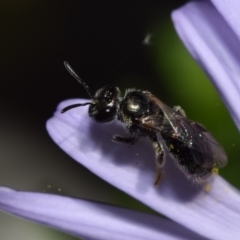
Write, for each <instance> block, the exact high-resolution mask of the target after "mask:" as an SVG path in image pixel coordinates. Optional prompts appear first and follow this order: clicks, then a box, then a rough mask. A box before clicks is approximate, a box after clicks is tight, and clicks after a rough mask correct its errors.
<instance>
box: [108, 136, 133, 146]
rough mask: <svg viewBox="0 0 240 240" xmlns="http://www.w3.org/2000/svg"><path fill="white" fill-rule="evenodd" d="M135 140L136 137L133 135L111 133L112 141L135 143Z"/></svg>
mask: <svg viewBox="0 0 240 240" xmlns="http://www.w3.org/2000/svg"><path fill="white" fill-rule="evenodd" d="M137 140H138V138H135V137H121V136H118V135H113V137H112V141H114V142H118V143H127V144H135V143H136V142H137Z"/></svg>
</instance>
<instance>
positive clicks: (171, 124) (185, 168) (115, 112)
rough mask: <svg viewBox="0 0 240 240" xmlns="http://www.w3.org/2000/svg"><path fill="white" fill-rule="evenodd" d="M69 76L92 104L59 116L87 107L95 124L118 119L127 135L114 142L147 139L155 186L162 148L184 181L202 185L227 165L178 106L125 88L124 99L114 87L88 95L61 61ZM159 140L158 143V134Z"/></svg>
mask: <svg viewBox="0 0 240 240" xmlns="http://www.w3.org/2000/svg"><path fill="white" fill-rule="evenodd" d="M64 65H65V67H66V69H67V70H68V71H69V73H70V74H71V75H72V76H73V77H74V78H75V79H77V80H78V81H79V82H80V83H81V84H82V85H83V86H84V88H85V89H86V91H87V92H88V94H89V96H90V97H91V99H92V102H86V103H84V104H74V105H70V106H67V107H65V108H64V109H62V113H64V112H66V111H68V110H70V109H72V108H75V107H80V106H85V105H90V106H89V110H88V113H89V116H90V117H91V118H93V119H94V120H95V121H96V122H99V123H105V122H109V121H112V120H114V119H118V120H119V121H121V122H122V124H123V126H124V127H125V128H126V129H127V130H128V132H129V136H128V137H122V136H118V135H114V136H113V138H112V140H113V141H115V142H121V143H128V144H134V143H136V142H137V141H138V140H139V139H140V138H142V137H149V138H150V140H151V141H152V145H153V148H154V150H155V154H156V159H155V162H156V167H157V174H156V179H155V185H158V184H159V182H160V180H161V178H162V176H163V167H164V164H165V161H166V157H165V153H164V145H165V146H166V148H167V149H168V151H169V153H170V155H171V156H172V157H173V158H174V159H175V161H176V163H177V166H178V167H179V168H180V170H182V172H183V173H184V174H185V175H186V177H187V178H190V179H192V180H193V181H194V182H198V183H201V182H204V181H205V180H206V179H207V178H208V177H209V176H210V175H211V174H212V172H213V171H214V170H215V169H217V168H218V167H223V166H225V165H226V163H227V156H226V153H225V151H224V149H223V148H222V146H221V145H220V144H219V143H218V142H217V141H216V140H215V139H214V137H213V136H212V135H211V134H210V133H209V132H208V131H207V130H206V129H205V127H203V126H202V125H201V124H199V123H196V122H193V121H191V120H189V119H187V118H186V115H185V112H184V111H183V109H182V108H181V107H179V106H175V107H173V108H170V107H168V106H167V105H166V104H164V103H163V102H162V101H161V100H159V99H158V98H157V97H155V96H154V95H153V94H152V93H150V92H148V91H142V90H136V89H128V90H127V91H126V93H125V96H124V97H121V96H120V91H119V89H118V88H117V87H113V86H104V87H103V88H100V89H99V90H97V91H96V93H95V94H94V95H92V94H91V93H90V91H89V87H88V86H87V85H86V83H85V82H83V80H82V79H81V78H80V77H79V76H78V75H77V74H76V73H75V72H74V71H73V69H72V68H71V67H70V65H69V64H68V63H67V62H64ZM159 133H160V134H161V136H162V139H163V141H162V142H161V141H159V140H158V138H157V135H158V134H159Z"/></svg>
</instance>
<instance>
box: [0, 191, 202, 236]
mask: <svg viewBox="0 0 240 240" xmlns="http://www.w3.org/2000/svg"><path fill="white" fill-rule="evenodd" d="M0 209H1V210H4V211H7V212H10V213H13V214H15V215H18V216H21V217H25V218H27V219H30V220H35V221H38V222H41V223H44V224H47V225H48V226H51V227H54V228H57V229H60V230H64V231H66V232H69V233H71V234H73V235H75V236H79V237H83V238H84V239H85V238H86V239H99V240H101V239H103V240H105V239H121V240H124V239H126V240H127V239H129V240H132V239H137V240H138V239H157V240H159V239H202V238H201V237H200V236H199V235H197V234H195V233H193V232H191V231H189V230H187V229H185V228H184V227H181V226H179V225H178V224H176V223H173V222H171V221H169V220H165V219H162V218H160V217H156V216H152V215H148V214H144V213H139V212H134V211H131V210H126V209H122V208H117V207H112V206H106V205H103V204H98V203H92V202H89V201H84V200H79V199H73V198H69V197H63V196H57V195H51V194H42V193H30V192H17V191H14V190H10V189H8V188H3V187H0Z"/></svg>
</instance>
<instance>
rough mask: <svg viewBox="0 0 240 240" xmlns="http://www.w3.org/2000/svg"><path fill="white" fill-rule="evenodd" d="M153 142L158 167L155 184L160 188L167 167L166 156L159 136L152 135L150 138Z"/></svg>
mask: <svg viewBox="0 0 240 240" xmlns="http://www.w3.org/2000/svg"><path fill="white" fill-rule="evenodd" d="M149 137H150V139H151V140H152V145H153V148H154V150H155V162H156V167H157V172H156V179H155V182H154V185H155V186H158V185H159V183H160V181H161V179H162V178H163V167H164V165H165V154H164V149H163V146H162V144H161V143H160V142H159V141H158V139H157V135H156V134H152V135H150V136H149Z"/></svg>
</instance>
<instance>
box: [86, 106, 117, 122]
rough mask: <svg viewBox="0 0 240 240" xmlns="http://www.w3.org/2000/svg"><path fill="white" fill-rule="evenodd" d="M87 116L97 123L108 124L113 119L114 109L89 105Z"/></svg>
mask: <svg viewBox="0 0 240 240" xmlns="http://www.w3.org/2000/svg"><path fill="white" fill-rule="evenodd" d="M88 113H89V116H90V117H91V118H92V119H93V120H95V121H96V122H99V123H104V122H110V121H112V120H113V119H114V118H115V115H116V108H115V107H106V108H98V106H97V105H91V106H90V107H89V111H88Z"/></svg>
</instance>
